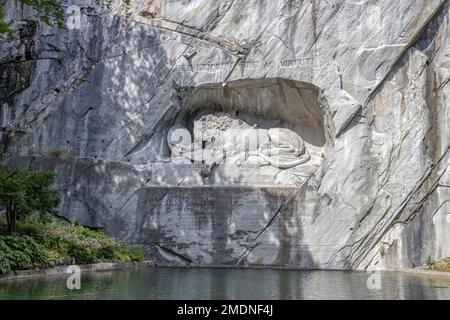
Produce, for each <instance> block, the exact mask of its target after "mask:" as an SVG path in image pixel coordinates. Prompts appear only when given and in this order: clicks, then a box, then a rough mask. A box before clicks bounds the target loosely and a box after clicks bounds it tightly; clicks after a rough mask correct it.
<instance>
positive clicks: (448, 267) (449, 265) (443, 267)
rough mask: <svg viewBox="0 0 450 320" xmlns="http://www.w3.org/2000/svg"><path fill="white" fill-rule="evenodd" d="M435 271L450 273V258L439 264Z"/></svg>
mask: <svg viewBox="0 0 450 320" xmlns="http://www.w3.org/2000/svg"><path fill="white" fill-rule="evenodd" d="M434 269H435V270H438V271H444V272H450V257H449V258H445V259H443V260H442V261H439V262H437V263H436V264H435V265H434Z"/></svg>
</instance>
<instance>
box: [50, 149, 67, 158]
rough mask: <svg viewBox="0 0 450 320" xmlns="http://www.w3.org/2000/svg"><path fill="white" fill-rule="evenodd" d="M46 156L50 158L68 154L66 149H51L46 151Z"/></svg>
mask: <svg viewBox="0 0 450 320" xmlns="http://www.w3.org/2000/svg"><path fill="white" fill-rule="evenodd" d="M47 156H48V157H51V158H66V157H67V156H68V153H67V151H66V150H61V149H57V150H52V151H48V152H47Z"/></svg>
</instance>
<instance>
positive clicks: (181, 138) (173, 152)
mask: <svg viewBox="0 0 450 320" xmlns="http://www.w3.org/2000/svg"><path fill="white" fill-rule="evenodd" d="M185 94H186V95H185V98H184V104H183V106H182V109H181V111H180V112H179V113H178V115H177V116H176V118H175V119H172V123H174V125H172V126H171V127H170V128H169V129H168V133H167V141H166V143H167V147H168V155H167V156H168V157H169V158H170V161H171V163H172V165H174V166H175V168H177V166H178V167H179V168H180V170H185V168H186V166H194V167H195V168H198V172H199V175H200V177H201V178H200V180H201V182H200V184H207V185H299V184H301V183H303V181H305V179H306V178H307V177H308V176H309V175H311V174H312V173H313V172H314V170H315V169H316V168H317V166H318V165H319V164H320V161H321V159H322V157H321V155H322V150H323V148H324V147H325V146H326V145H327V138H326V137H327V133H326V132H325V129H324V127H325V126H324V113H323V110H322V108H321V106H320V104H319V99H318V95H319V91H318V89H317V88H316V87H314V86H313V85H311V84H306V83H302V82H297V81H292V80H284V79H261V80H242V81H235V82H231V83H229V84H228V85H226V86H222V85H204V86H200V87H195V88H188V89H187V90H186V93H185ZM174 170H177V169H174ZM186 172H187V171H186Z"/></svg>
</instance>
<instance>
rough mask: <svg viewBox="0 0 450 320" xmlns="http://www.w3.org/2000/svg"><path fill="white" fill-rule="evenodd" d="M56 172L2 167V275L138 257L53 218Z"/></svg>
mask: <svg viewBox="0 0 450 320" xmlns="http://www.w3.org/2000/svg"><path fill="white" fill-rule="evenodd" d="M53 182H54V174H53V173H50V172H40V171H31V170H27V169H3V170H0V208H4V209H5V217H6V219H4V218H2V217H0V218H1V219H0V273H6V272H9V271H11V270H19V269H29V268H37V269H39V268H46V267H51V266H55V265H65V264H74V263H76V264H87V263H97V262H132V261H142V260H143V259H144V255H143V252H142V250H141V249H140V248H138V247H133V246H129V245H127V244H125V243H123V242H119V241H117V240H115V239H113V238H110V237H108V236H106V235H105V234H103V233H100V232H96V231H92V230H90V229H87V228H85V227H82V226H80V225H78V224H70V223H67V222H61V221H57V220H56V218H55V217H54V216H53V215H52V214H51V213H53V212H54V210H55V207H56V206H57V205H58V203H59V196H58V192H57V191H56V190H53V189H52V188H51V186H52V184H53Z"/></svg>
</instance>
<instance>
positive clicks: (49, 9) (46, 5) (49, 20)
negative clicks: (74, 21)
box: [0, 0, 131, 35]
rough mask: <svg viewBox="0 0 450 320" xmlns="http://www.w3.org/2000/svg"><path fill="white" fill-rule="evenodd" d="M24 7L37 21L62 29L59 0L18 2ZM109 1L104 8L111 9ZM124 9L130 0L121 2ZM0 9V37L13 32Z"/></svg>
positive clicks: (98, 0)
mask: <svg viewBox="0 0 450 320" xmlns="http://www.w3.org/2000/svg"><path fill="white" fill-rule="evenodd" d="M19 1H20V2H22V3H23V4H24V5H28V6H31V7H32V8H33V9H35V10H36V11H37V12H38V15H39V19H40V20H41V21H42V22H44V23H45V24H47V25H49V26H52V27H58V28H64V8H63V7H62V6H61V2H60V1H59V0H19ZM103 3H105V0H97V1H96V4H97V5H100V6H105V5H104V4H103ZM111 3H112V1H111V0H106V7H108V8H109V7H111ZM123 3H124V4H125V7H126V8H129V6H130V4H131V0H123ZM1 9H2V8H0V35H2V34H11V33H13V32H14V30H12V29H11V28H10V27H11V23H10V22H4V21H3V19H4V15H3V13H2V10H1Z"/></svg>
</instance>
